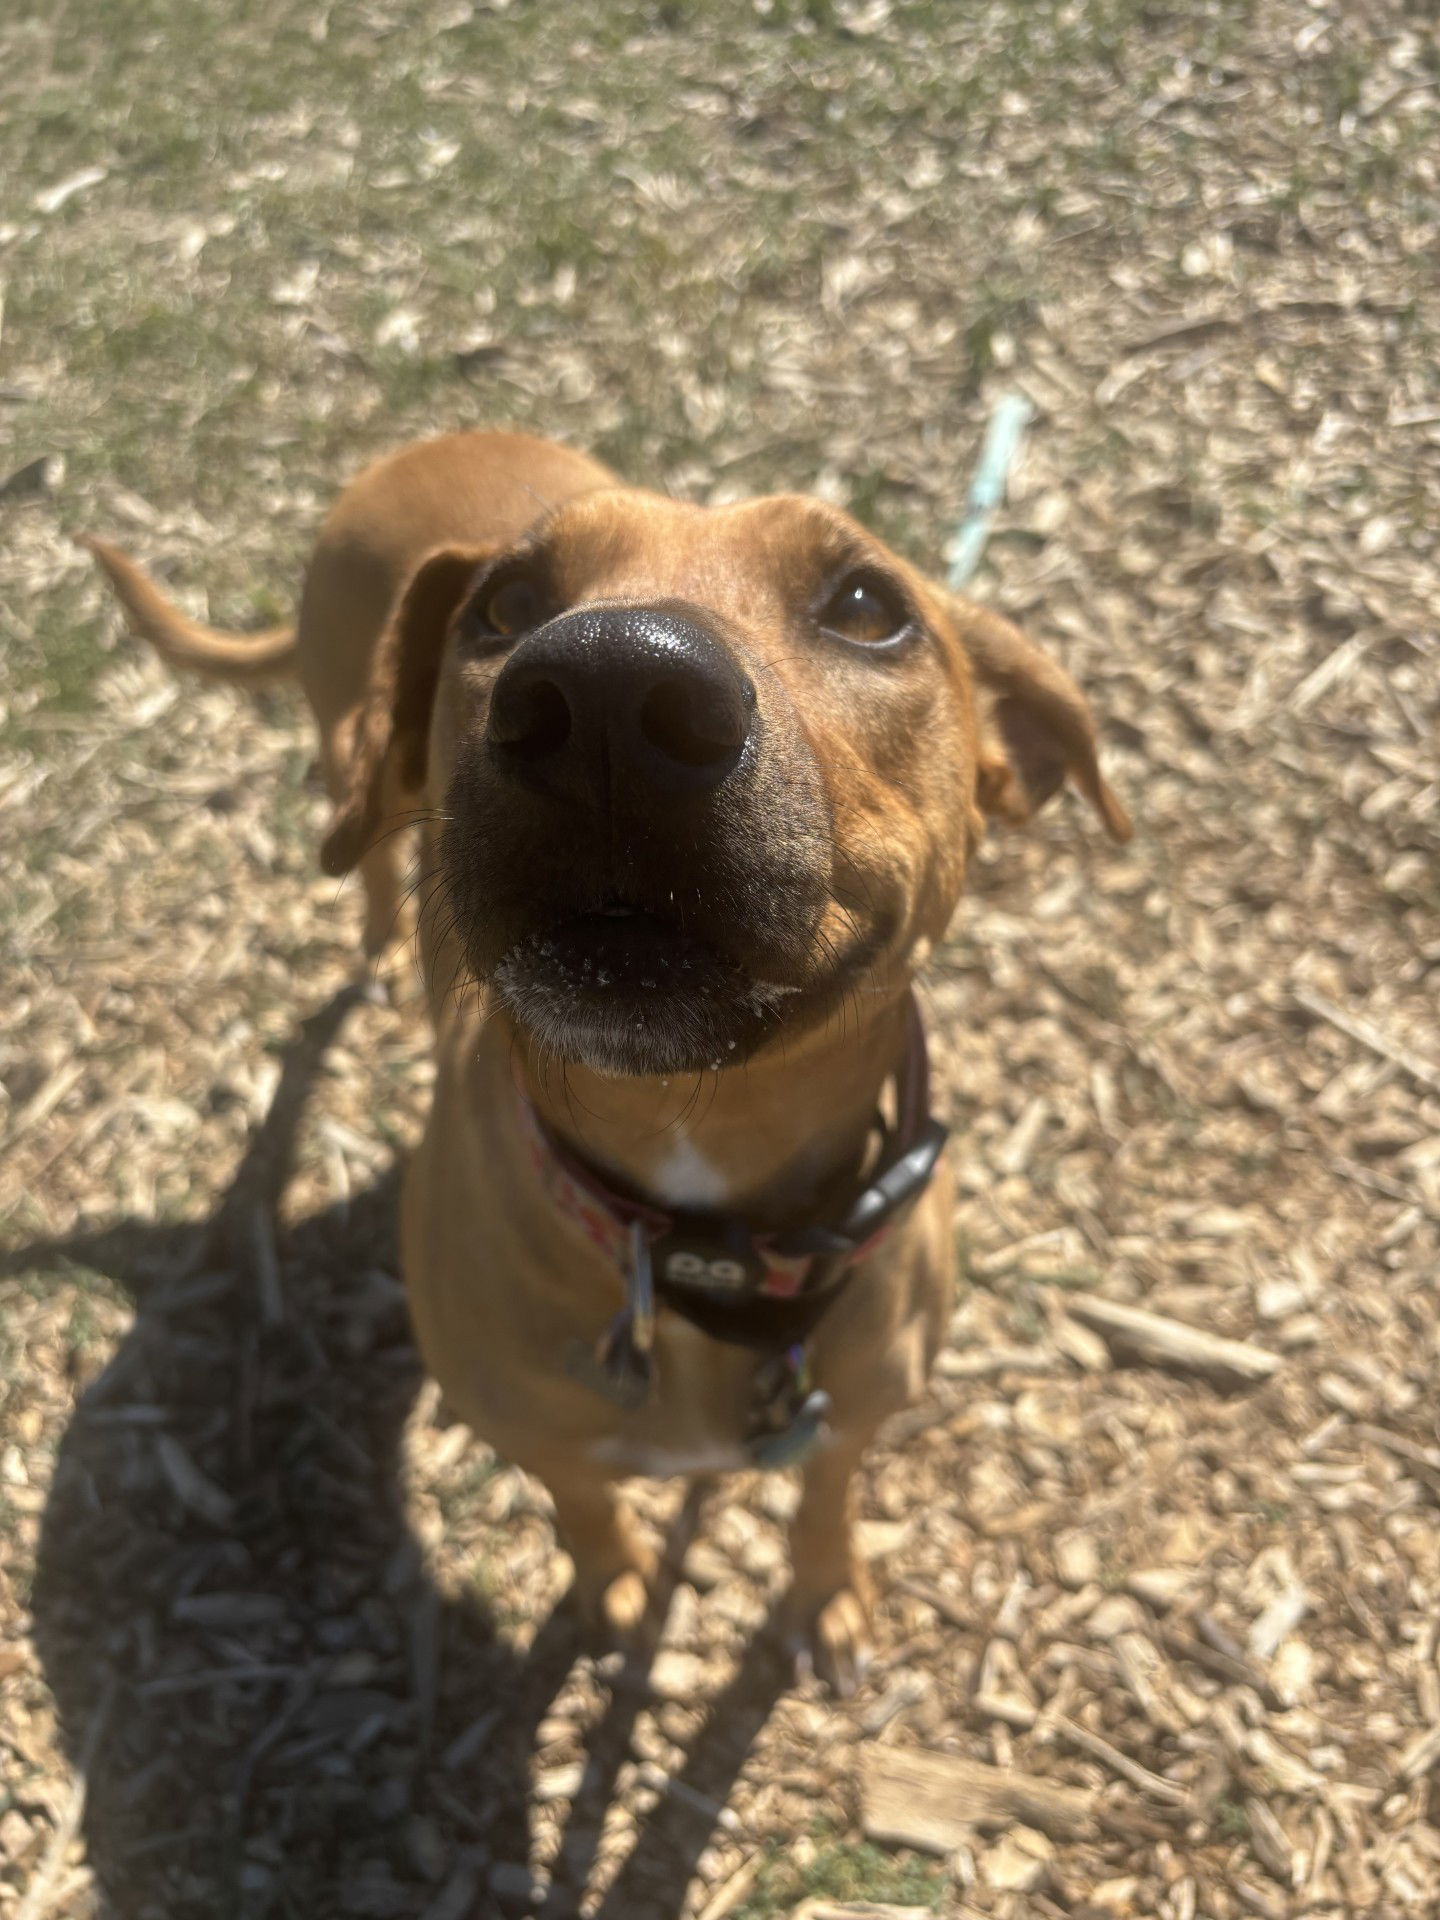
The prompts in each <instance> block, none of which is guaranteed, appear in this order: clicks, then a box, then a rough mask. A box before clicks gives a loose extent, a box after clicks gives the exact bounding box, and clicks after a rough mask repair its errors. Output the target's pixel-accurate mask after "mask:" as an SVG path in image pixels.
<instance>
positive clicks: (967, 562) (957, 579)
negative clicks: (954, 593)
mask: <svg viewBox="0 0 1440 1920" xmlns="http://www.w3.org/2000/svg"><path fill="white" fill-rule="evenodd" d="M1034 417H1035V409H1034V407H1032V406H1031V404H1030V402H1029V401H1028V400H1027V399H1026V398H1025V395H1024V394H1023V393H1005V394H1002V395H1001V396H1000V398H999V400H998V401H997V402H996V404H995V411H994V412H993V413H992V414H991V416H990V424H989V426H987V427H986V429H985V444H984V446H983V447H982V448H981V450H980V464H979V466H977V467H976V469H975V477H974V479H973V480H972V481H971V482H970V493H969V496H968V498H967V500H966V509H965V518H964V519H963V520H962V521H961V522H960V525H959V526H958V527H957V528H956V530H955V537H954V539H953V540H952V541H951V542H950V571H949V573H948V574H947V575H946V576H945V577H946V579H947V580H948V582H949V584H950V585H951V586H952V587H963V586H964V585H965V583H966V582H967V581H968V580H969V579H970V577H971V576H972V574H973V573H974V572H975V569H976V568H977V567H978V566H979V564H980V556H981V554H982V553H984V551H985V542H986V541H987V540H988V539H989V538H990V528H991V525H992V523H993V521H994V519H995V510H996V508H997V507H998V506H999V505H1000V502H1001V501H1002V500H1003V499H1004V498H1005V482H1006V481H1007V480H1008V479H1009V477H1010V469H1011V467H1013V466H1014V464H1015V456H1016V454H1017V453H1018V452H1019V451H1020V442H1021V440H1022V439H1023V438H1024V437H1025V429H1026V427H1028V426H1029V424H1030V422H1031V421H1032V420H1033V419H1034Z"/></svg>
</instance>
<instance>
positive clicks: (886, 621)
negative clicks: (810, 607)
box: [817, 573, 913, 647]
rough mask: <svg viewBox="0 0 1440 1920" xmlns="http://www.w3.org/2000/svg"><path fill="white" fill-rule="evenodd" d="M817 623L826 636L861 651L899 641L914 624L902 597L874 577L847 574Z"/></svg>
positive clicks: (876, 576)
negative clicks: (845, 642) (861, 649)
mask: <svg viewBox="0 0 1440 1920" xmlns="http://www.w3.org/2000/svg"><path fill="white" fill-rule="evenodd" d="M817 620H818V623H819V626H820V630H821V632H822V633H828V634H829V635H831V637H832V638H834V639H836V640H847V641H849V642H850V644H851V645H852V646H859V647H880V646H884V645H886V644H887V643H888V642H891V641H898V640H899V639H901V638H902V637H903V636H904V635H905V634H906V633H907V632H908V631H909V629H910V627H911V625H912V624H913V623H912V617H911V613H910V609H909V607H908V606H907V605H906V603H905V601H904V600H903V599H902V597H901V596H900V594H899V593H898V592H897V591H896V590H895V588H894V587H892V586H891V585H890V583H889V581H888V580H882V579H881V578H880V577H879V575H877V574H873V573H851V574H847V575H846V577H845V578H844V579H843V580H842V581H841V582H840V584H839V586H838V587H836V589H835V591H834V592H833V593H832V594H831V595H830V598H829V599H828V600H827V601H826V602H825V604H824V606H823V607H821V609H820V612H819V614H818V615H817Z"/></svg>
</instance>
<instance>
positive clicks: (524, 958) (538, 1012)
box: [491, 912, 797, 1076]
mask: <svg viewBox="0 0 1440 1920" xmlns="http://www.w3.org/2000/svg"><path fill="white" fill-rule="evenodd" d="M491 983H492V985H493V988H494V990H495V992H496V994H497V996H498V997H499V999H500V1001H501V1002H502V1004H503V1005H504V1006H505V1007H506V1009H507V1010H508V1012H509V1013H510V1015H511V1018H512V1019H513V1020H514V1021H515V1023H516V1025H517V1026H518V1027H520V1029H521V1030H522V1031H523V1032H524V1033H526V1034H527V1035H528V1036H529V1037H530V1038H531V1039H532V1040H533V1041H534V1042H535V1043H536V1044H537V1045H538V1046H539V1047H541V1048H542V1049H543V1050H544V1051H545V1052H546V1053H548V1054H549V1055H550V1056H551V1057H552V1058H555V1059H559V1060H564V1061H568V1062H571V1063H573V1064H575V1065H577V1066H584V1067H589V1068H590V1069H591V1070H592V1071H594V1072H596V1073H603V1074H607V1075H611V1076H627V1075H639V1074H661V1075H670V1074H680V1073H703V1072H707V1071H714V1070H717V1069H720V1068H724V1067H731V1066H738V1065H740V1064H741V1063H742V1062H743V1061H744V1060H746V1059H748V1058H749V1057H750V1055H751V1054H752V1053H754V1051H755V1050H756V1048H757V1047H759V1046H760V1045H762V1044H763V1043H764V1041H765V1040H766V1039H767V1038H768V1037H770V1036H771V1035H772V1034H773V1033H775V1032H776V1031H777V1029H778V1027H779V1025H780V1023H781V1021H782V1019H783V1017H784V1009H785V1006H786V1003H787V1001H789V1000H790V998H791V996H792V995H794V994H795V993H796V992H797V989H795V988H793V987H784V986H778V985H775V984H773V983H770V982H766V981H761V980H757V979H754V978H753V977H751V976H750V975H749V974H748V973H747V972H746V971H745V970H744V969H743V968H742V967H740V966H739V965H738V964H737V963H736V962H734V961H731V960H728V959H726V958H725V957H724V956H722V955H721V954H719V953H717V952H716V951H715V950H714V948H712V947H709V946H707V945H706V944H705V943H704V942H703V941H700V940H697V939H694V938H693V937H691V936H689V935H687V934H684V933H682V932H681V931H680V930H679V929H678V928H676V927H674V926H672V925H671V924H669V923H668V922H665V921H663V920H660V919H658V918H655V917H652V916H651V915H648V914H642V913H630V912H626V913H613V914H607V913H595V914H580V915H576V916H575V917H574V918H573V919H569V920H566V921H563V922H561V923H560V924H559V925H557V926H555V927H553V928H551V929H550V930H549V931H548V932H545V933H536V934H530V935H527V936H526V937H525V938H524V939H522V940H519V941H517V942H516V943H515V945H514V946H512V947H511V948H510V949H509V951H508V952H507V953H506V954H505V955H504V957H503V958H502V959H501V960H500V962H499V964H498V965H497V966H496V967H495V968H494V969H493V971H492V973H491Z"/></svg>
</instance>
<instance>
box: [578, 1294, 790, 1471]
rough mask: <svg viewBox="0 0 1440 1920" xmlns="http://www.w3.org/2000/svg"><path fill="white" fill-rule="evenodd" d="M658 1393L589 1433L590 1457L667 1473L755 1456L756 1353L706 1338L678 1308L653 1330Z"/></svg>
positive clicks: (730, 1466) (615, 1466) (723, 1466)
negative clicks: (748, 1447)
mask: <svg viewBox="0 0 1440 1920" xmlns="http://www.w3.org/2000/svg"><path fill="white" fill-rule="evenodd" d="M654 1357H655V1372H656V1385H655V1391H654V1398H653V1401H652V1402H651V1403H650V1404H649V1405H647V1406H645V1407H643V1408H641V1409H640V1410H639V1411H638V1412H636V1413H634V1414H628V1415H627V1414H624V1413H621V1414H619V1415H617V1423H616V1426H615V1427H614V1429H613V1430H612V1431H611V1432H609V1433H606V1434H602V1435H600V1436H599V1437H598V1438H597V1439H594V1440H592V1441H590V1443H589V1444H588V1446H587V1447H586V1449H585V1450H586V1453H587V1454H588V1455H589V1457H590V1458H591V1459H592V1460H595V1461H597V1462H599V1463H600V1464H602V1465H604V1466H607V1467H609V1468H611V1469H612V1470H615V1471H618V1472H620V1473H627V1474H628V1473H633V1474H642V1475H646V1476H650V1477H653V1478H657V1479H663V1478H665V1477H667V1476H668V1475H670V1474H678V1473H733V1472H736V1471H738V1470H739V1469H740V1468H742V1467H745V1466H747V1465H748V1464H749V1461H748V1459H747V1457H746V1454H745V1449H744V1445H743V1441H744V1437H745V1436H744V1427H745V1417H746V1406H747V1393H748V1386H749V1376H750V1374H751V1372H752V1370H753V1360H752V1356H750V1355H749V1354H746V1353H743V1352H742V1351H741V1350H739V1349H737V1348H732V1347H724V1346H721V1345H720V1344H719V1343H718V1342H717V1341H714V1340H710V1339H707V1338H706V1336H705V1335H704V1334H703V1333H701V1332H700V1330H699V1329H698V1328H697V1327H692V1326H691V1325H690V1323H689V1322H688V1321H686V1320H682V1319H680V1318H679V1316H678V1315H676V1314H673V1313H667V1314H664V1315H662V1317H661V1319H660V1322H659V1324H658V1325H657V1327H656V1338H655V1356H654Z"/></svg>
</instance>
